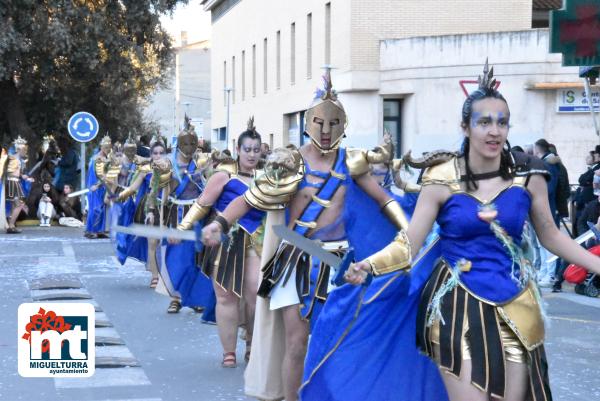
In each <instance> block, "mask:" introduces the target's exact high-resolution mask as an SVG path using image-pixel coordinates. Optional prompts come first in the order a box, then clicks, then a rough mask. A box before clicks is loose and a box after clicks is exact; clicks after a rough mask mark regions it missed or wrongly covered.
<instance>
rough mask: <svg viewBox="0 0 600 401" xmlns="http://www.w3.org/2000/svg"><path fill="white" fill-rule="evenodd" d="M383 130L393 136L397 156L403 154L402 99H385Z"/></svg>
mask: <svg viewBox="0 0 600 401" xmlns="http://www.w3.org/2000/svg"><path fill="white" fill-rule="evenodd" d="M383 130H384V134H385V133H386V132H387V133H389V134H390V135H391V136H392V142H393V143H394V149H395V150H396V154H395V157H401V156H402V99H385V100H384V101H383Z"/></svg>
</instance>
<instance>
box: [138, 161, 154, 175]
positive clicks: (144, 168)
mask: <svg viewBox="0 0 600 401" xmlns="http://www.w3.org/2000/svg"><path fill="white" fill-rule="evenodd" d="M137 171H138V172H139V173H140V174H150V173H151V172H152V167H151V165H150V163H144V164H138V167H137Z"/></svg>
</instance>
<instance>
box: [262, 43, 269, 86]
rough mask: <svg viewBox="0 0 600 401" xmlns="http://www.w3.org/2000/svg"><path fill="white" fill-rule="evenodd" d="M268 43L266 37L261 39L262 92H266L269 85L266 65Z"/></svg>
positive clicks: (267, 63) (267, 60)
mask: <svg viewBox="0 0 600 401" xmlns="http://www.w3.org/2000/svg"><path fill="white" fill-rule="evenodd" d="M268 54H269V53H268V43H267V38H265V40H264V41H263V86H264V88H263V89H264V92H265V93H267V92H268V89H269V86H268V73H269V70H268V69H267V66H268V65H269V56H268Z"/></svg>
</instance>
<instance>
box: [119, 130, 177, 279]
mask: <svg viewBox="0 0 600 401" xmlns="http://www.w3.org/2000/svg"><path fill="white" fill-rule="evenodd" d="M165 156H166V146H165V144H164V142H163V141H162V139H161V138H160V137H159V136H157V137H155V138H154V139H153V140H152V143H151V144H150V162H147V161H146V160H144V159H141V158H140V159H137V160H138V162H139V163H138V164H137V165H136V171H135V174H134V176H133V177H132V179H131V182H130V184H129V186H127V187H126V188H125V189H123V191H121V192H120V193H119V195H118V196H117V201H119V202H125V201H127V200H128V199H130V198H132V199H133V203H134V205H135V212H134V215H133V221H134V222H135V223H137V224H146V223H148V224H152V225H155V226H158V225H160V216H159V215H158V214H156V218H154V217H155V216H154V215H152V216H151V217H150V216H149V217H148V218H146V206H147V199H148V193H149V192H150V182H151V179H152V176H153V175H152V172H153V171H154V170H156V171H157V173H158V171H159V170H160V167H159V166H161V165H163V163H164V162H163V160H164V159H165ZM158 174H159V173H158ZM117 235H119V236H121V235H124V238H123V241H124V242H126V243H128V245H127V246H126V247H127V248H126V250H125V251H123V253H120V254H119V255H118V257H119V261H121V260H122V261H121V263H125V260H126V258H128V257H132V258H134V259H137V260H139V261H142V262H145V263H146V269H147V270H148V271H150V273H151V274H152V278H151V279H150V288H156V286H157V284H158V260H157V254H156V251H157V248H158V244H159V241H158V240H157V239H153V238H148V239H147V238H145V237H142V236H133V237H132V238H130V237H131V236H130V235H128V234H122V233H118V234H117Z"/></svg>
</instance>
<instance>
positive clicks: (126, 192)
mask: <svg viewBox="0 0 600 401" xmlns="http://www.w3.org/2000/svg"><path fill="white" fill-rule="evenodd" d="M134 193H135V190H134V189H133V188H131V187H127V188H125V189H124V190H122V191H121V192H120V193H119V196H118V197H117V200H118V201H119V202H123V201H124V200H125V199H127V198H129V197H130V196H131V195H133V194H134Z"/></svg>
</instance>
